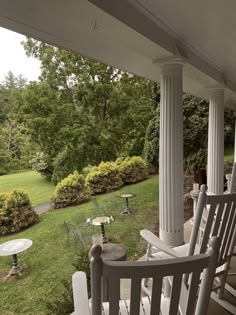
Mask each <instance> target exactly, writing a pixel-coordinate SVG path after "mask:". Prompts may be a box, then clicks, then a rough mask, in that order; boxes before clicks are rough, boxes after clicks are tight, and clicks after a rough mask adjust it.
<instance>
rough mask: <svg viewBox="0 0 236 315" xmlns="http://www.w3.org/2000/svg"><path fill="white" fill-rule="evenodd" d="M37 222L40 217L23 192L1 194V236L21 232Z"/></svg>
mask: <svg viewBox="0 0 236 315" xmlns="http://www.w3.org/2000/svg"><path fill="white" fill-rule="evenodd" d="M37 221H38V215H37V214H36V212H35V211H34V210H33V208H32V206H31V203H30V200H29V196H28V195H27V194H26V193H25V192H24V191H23V190H16V189H15V190H13V191H12V192H11V193H1V194H0V235H5V234H9V233H15V232H19V231H20V230H22V229H23V228H26V227H28V226H30V225H32V224H33V223H35V222H37Z"/></svg>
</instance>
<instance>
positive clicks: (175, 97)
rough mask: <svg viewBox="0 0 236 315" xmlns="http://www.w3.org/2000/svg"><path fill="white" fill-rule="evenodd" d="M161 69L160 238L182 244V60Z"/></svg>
mask: <svg viewBox="0 0 236 315" xmlns="http://www.w3.org/2000/svg"><path fill="white" fill-rule="evenodd" d="M159 63H160V66H161V104H160V155H159V165H160V166H159V190H160V194H159V195H160V207H159V208H160V238H161V240H163V241H164V242H165V243H167V244H169V245H171V246H177V245H180V244H183V222H184V220H183V105H182V94H183V82H182V81H183V61H182V60H181V59H180V58H166V59H163V60H160V61H159Z"/></svg>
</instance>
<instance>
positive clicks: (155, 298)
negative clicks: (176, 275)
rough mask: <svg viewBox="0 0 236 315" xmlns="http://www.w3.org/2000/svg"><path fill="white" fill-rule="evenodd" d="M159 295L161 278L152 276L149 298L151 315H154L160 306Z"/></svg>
mask: <svg viewBox="0 0 236 315" xmlns="http://www.w3.org/2000/svg"><path fill="white" fill-rule="evenodd" d="M161 293H162V277H161V276H158V275H157V276H154V277H153V284H152V296H151V310H152V313H151V315H156V310H159V309H160V306H161Z"/></svg>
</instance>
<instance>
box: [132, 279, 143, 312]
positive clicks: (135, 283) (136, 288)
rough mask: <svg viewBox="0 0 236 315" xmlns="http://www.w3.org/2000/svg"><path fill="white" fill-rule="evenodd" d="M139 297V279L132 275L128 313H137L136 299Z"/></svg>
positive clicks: (138, 305)
mask: <svg viewBox="0 0 236 315" xmlns="http://www.w3.org/2000/svg"><path fill="white" fill-rule="evenodd" d="M140 299H141V279H140V278H136V277H133V278H132V281H131V297H130V315H136V314H138V313H139V308H140V304H139V303H137V301H140Z"/></svg>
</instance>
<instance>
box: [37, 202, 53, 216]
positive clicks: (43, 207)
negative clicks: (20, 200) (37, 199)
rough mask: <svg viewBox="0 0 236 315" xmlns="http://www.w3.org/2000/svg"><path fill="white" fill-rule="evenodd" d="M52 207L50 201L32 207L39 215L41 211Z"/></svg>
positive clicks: (43, 211)
mask: <svg viewBox="0 0 236 315" xmlns="http://www.w3.org/2000/svg"><path fill="white" fill-rule="evenodd" d="M52 208H53V205H52V204H51V203H50V202H44V203H42V204H41V205H38V206H36V207H34V210H35V211H36V212H37V213H38V214H39V215H40V214H42V213H45V212H47V211H48V210H50V209H52Z"/></svg>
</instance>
